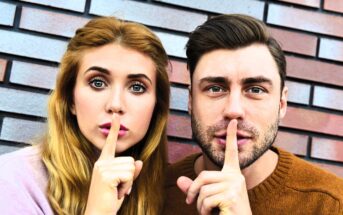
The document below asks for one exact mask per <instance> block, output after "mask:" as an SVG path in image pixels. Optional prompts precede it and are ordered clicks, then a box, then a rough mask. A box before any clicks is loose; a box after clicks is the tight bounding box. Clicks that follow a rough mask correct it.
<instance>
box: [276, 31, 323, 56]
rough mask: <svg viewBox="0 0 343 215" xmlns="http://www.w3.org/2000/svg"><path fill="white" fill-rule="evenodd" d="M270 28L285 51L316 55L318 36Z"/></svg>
mask: <svg viewBox="0 0 343 215" xmlns="http://www.w3.org/2000/svg"><path fill="white" fill-rule="evenodd" d="M269 29H270V31H271V34H272V36H273V37H274V38H275V39H276V40H277V41H278V42H279V43H280V44H281V47H282V49H283V50H284V51H288V52H293V53H297V54H303V55H309V56H315V55H316V49H317V40H318V39H317V37H315V36H311V35H307V34H303V33H298V32H292V31H286V30H282V29H277V28H269Z"/></svg>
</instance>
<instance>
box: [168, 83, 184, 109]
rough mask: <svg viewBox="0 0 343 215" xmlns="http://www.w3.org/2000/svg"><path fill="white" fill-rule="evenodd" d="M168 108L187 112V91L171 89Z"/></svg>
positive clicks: (178, 88) (177, 88) (176, 88)
mask: <svg viewBox="0 0 343 215" xmlns="http://www.w3.org/2000/svg"><path fill="white" fill-rule="evenodd" d="M170 108H171V109H174V110H181V111H188V89H187V88H180V87H171V101H170Z"/></svg>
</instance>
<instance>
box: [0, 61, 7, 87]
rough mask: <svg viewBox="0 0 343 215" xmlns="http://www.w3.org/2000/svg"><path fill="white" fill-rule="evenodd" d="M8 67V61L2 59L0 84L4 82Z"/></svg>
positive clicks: (0, 62)
mask: <svg viewBox="0 0 343 215" xmlns="http://www.w3.org/2000/svg"><path fill="white" fill-rule="evenodd" d="M6 66H7V60H4V59H0V82H3V81H4V78H5V72H6Z"/></svg>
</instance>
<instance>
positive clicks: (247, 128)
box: [207, 120, 259, 137]
mask: <svg viewBox="0 0 343 215" xmlns="http://www.w3.org/2000/svg"><path fill="white" fill-rule="evenodd" d="M229 122H230V120H221V121H219V122H218V123H215V124H214V125H212V126H209V127H208V129H207V132H208V133H209V134H211V135H213V134H214V133H215V132H217V131H220V130H226V128H227V126H228V125H229ZM237 130H241V131H244V132H246V133H249V134H250V135H251V136H252V137H257V136H259V131H258V130H257V129H256V128H255V127H254V126H253V125H251V124H250V123H248V122H246V121H242V120H239V121H238V124H237Z"/></svg>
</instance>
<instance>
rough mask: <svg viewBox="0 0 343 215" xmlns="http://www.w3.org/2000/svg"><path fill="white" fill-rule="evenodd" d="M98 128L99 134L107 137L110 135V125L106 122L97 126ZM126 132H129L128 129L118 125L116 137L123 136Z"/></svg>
mask: <svg viewBox="0 0 343 215" xmlns="http://www.w3.org/2000/svg"><path fill="white" fill-rule="evenodd" d="M99 128H100V132H101V133H102V134H103V135H105V136H106V137H107V136H108V134H109V133H110V129H111V123H110V122H107V123H104V124H101V125H100V126H99ZM128 131H129V129H128V128H126V127H125V126H124V125H122V124H120V128H119V131H118V137H123V136H125V135H126V134H127V132H128Z"/></svg>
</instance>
